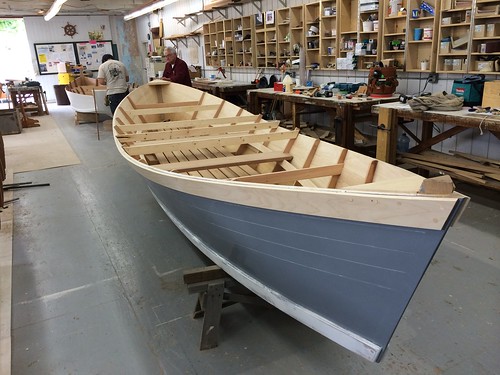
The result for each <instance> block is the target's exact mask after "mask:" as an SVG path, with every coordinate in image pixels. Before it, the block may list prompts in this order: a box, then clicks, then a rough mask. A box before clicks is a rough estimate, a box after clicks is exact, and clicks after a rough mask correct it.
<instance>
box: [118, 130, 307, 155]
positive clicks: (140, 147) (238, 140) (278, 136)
mask: <svg viewBox="0 0 500 375" xmlns="http://www.w3.org/2000/svg"><path fill="white" fill-rule="evenodd" d="M298 132H299V131H298V130H294V131H286V132H275V133H265V134H249V135H221V136H219V137H216V138H214V137H211V136H210V137H193V138H189V139H180V140H179V139H173V140H166V141H162V142H156V141H152V142H148V143H146V144H137V145H133V146H128V147H124V148H123V149H124V150H125V151H126V152H127V153H128V154H129V155H132V156H133V155H142V154H153V153H156V152H166V151H174V150H189V149H196V148H207V147H219V146H229V145H238V144H242V143H253V142H269V141H275V140H284V139H291V138H295V137H297V135H298Z"/></svg>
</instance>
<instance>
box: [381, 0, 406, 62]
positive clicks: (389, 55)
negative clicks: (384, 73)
mask: <svg viewBox="0 0 500 375" xmlns="http://www.w3.org/2000/svg"><path fill="white" fill-rule="evenodd" d="M389 3H390V2H389V1H388V0H386V1H385V2H384V4H385V6H384V11H383V17H382V19H383V25H382V30H383V37H382V41H381V46H380V48H381V49H382V55H381V59H382V60H385V59H393V60H394V66H395V67H396V68H398V69H399V70H403V69H404V67H405V61H406V60H405V52H406V31H407V29H408V26H407V13H404V14H401V12H400V11H399V9H401V8H405V9H408V6H407V5H408V4H407V0H403V1H400V2H399V4H398V5H397V6H392V7H391V6H388V4H389ZM393 4H394V3H393Z"/></svg>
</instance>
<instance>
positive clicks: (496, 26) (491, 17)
mask: <svg viewBox="0 0 500 375" xmlns="http://www.w3.org/2000/svg"><path fill="white" fill-rule="evenodd" d="M472 30H473V33H472V47H471V55H470V58H469V62H470V63H469V73H482V74H494V73H496V74H500V66H499V64H495V61H494V60H499V59H500V47H499V46H497V47H496V48H494V49H495V51H494V52H488V50H489V49H490V48H491V47H488V46H491V45H495V44H496V45H499V44H500V1H491V0H490V1H488V0H477V1H476V7H475V10H474V12H473V24H472ZM483 35H484V36H483Z"/></svg>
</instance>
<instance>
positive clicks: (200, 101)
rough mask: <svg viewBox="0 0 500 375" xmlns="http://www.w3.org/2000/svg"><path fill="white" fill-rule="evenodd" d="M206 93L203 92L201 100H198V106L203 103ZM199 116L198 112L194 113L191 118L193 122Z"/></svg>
mask: <svg viewBox="0 0 500 375" xmlns="http://www.w3.org/2000/svg"><path fill="white" fill-rule="evenodd" d="M205 94H206V92H205V91H203V92H202V93H201V96H200V99H199V100H198V104H199V105H201V103H203V98H204V97H205ZM197 116H198V111H195V112H193V115H192V116H191V120H194V119H195V118H196V117H197ZM216 117H218V116H216Z"/></svg>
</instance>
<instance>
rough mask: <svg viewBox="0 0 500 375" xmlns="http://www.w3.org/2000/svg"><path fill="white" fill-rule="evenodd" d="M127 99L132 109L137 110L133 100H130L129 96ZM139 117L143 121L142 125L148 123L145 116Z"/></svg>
mask: <svg viewBox="0 0 500 375" xmlns="http://www.w3.org/2000/svg"><path fill="white" fill-rule="evenodd" d="M125 99H128V102H129V103H130V106H131V107H132V108H135V107H136V106H137V104H136V103H135V102H134V101H133V100H132V98H130V96H127V97H126V98H125ZM138 117H139V120H141V122H142V123H145V122H147V120H146V118H145V117H144V116H143V115H138Z"/></svg>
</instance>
